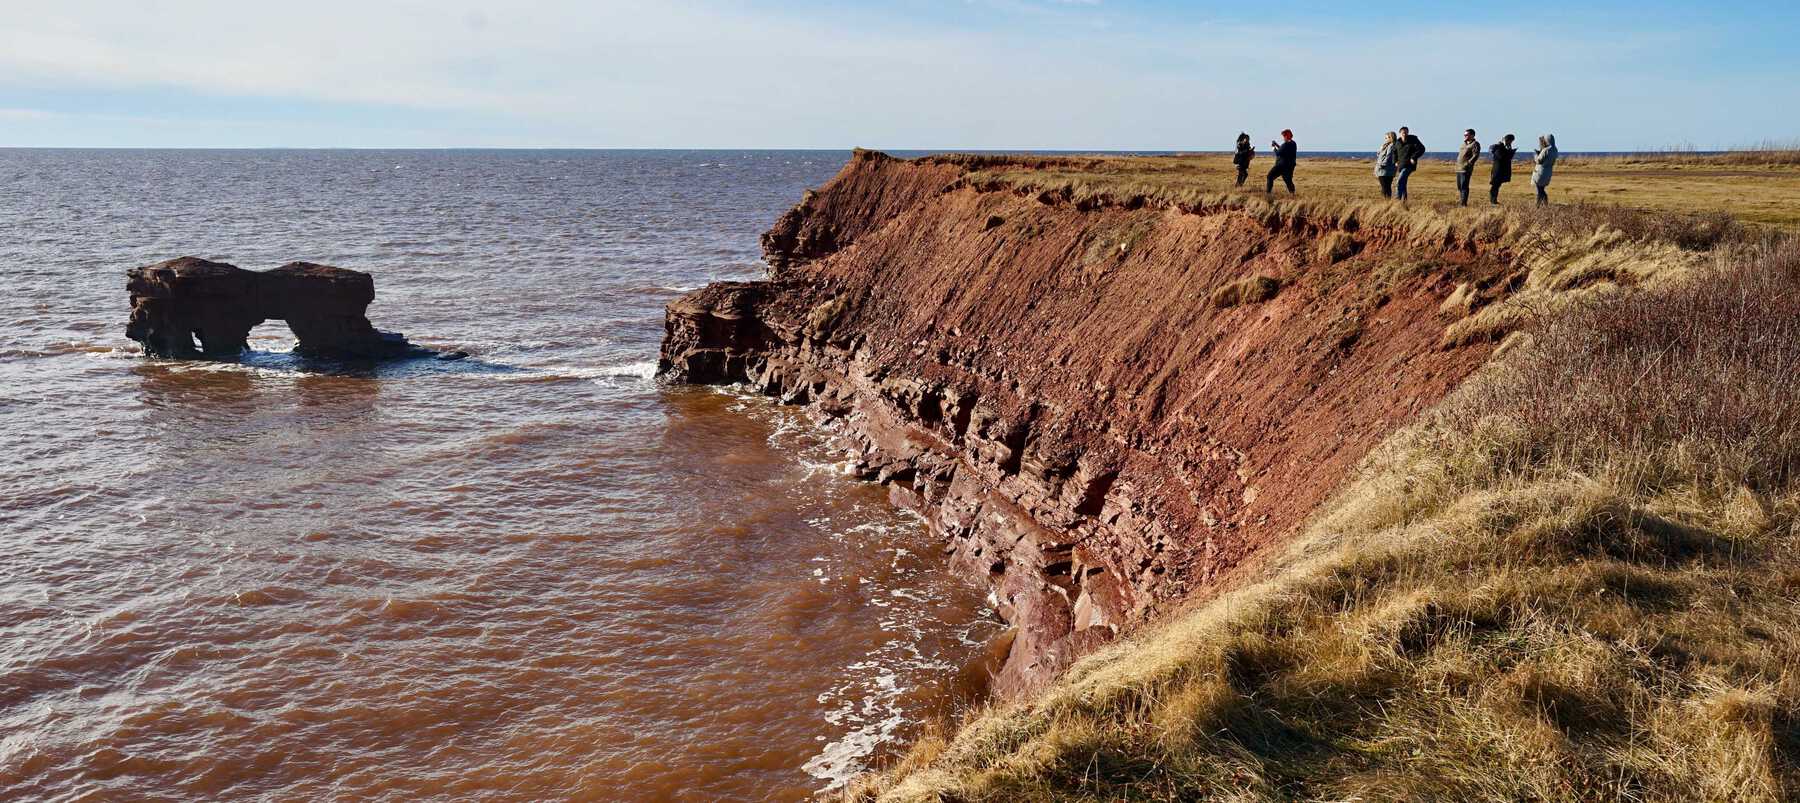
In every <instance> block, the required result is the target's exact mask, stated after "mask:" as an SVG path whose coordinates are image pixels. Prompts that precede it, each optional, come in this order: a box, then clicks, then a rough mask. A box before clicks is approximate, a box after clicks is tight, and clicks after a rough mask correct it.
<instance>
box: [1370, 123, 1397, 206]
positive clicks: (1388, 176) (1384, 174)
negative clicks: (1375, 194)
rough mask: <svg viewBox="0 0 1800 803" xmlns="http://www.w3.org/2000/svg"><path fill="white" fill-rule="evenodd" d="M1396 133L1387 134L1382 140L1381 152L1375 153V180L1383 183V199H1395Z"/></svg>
mask: <svg viewBox="0 0 1800 803" xmlns="http://www.w3.org/2000/svg"><path fill="white" fill-rule="evenodd" d="M1395 140H1396V137H1395V135H1394V132H1392V131H1389V132H1387V137H1386V138H1384V139H1382V140H1381V150H1379V151H1376V152H1375V180H1376V181H1378V182H1381V197H1383V198H1392V197H1394V162H1395V159H1394V144H1395Z"/></svg>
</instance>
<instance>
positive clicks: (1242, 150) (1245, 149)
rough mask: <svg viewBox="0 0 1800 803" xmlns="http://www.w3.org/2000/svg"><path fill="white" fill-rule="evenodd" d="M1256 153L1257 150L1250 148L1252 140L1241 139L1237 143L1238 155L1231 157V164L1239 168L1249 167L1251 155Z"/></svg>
mask: <svg viewBox="0 0 1800 803" xmlns="http://www.w3.org/2000/svg"><path fill="white" fill-rule="evenodd" d="M1254 153H1256V149H1255V148H1253V147H1251V146H1250V138H1249V137H1240V138H1239V139H1238V143H1237V154H1236V155H1234V156H1232V157H1231V163H1232V164H1234V165H1237V166H1238V167H1249V166H1250V155H1251V154H1254Z"/></svg>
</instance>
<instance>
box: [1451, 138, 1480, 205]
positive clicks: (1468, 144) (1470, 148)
mask: <svg viewBox="0 0 1800 803" xmlns="http://www.w3.org/2000/svg"><path fill="white" fill-rule="evenodd" d="M1479 161H1481V143H1479V142H1476V141H1475V129H1473V128H1467V129H1464V130H1463V141H1462V148H1461V149H1459V150H1457V152H1456V194H1457V195H1458V196H1460V197H1461V198H1462V205H1463V206H1468V205H1469V184H1470V183H1471V181H1470V179H1473V178H1474V177H1475V163H1476V162H1479Z"/></svg>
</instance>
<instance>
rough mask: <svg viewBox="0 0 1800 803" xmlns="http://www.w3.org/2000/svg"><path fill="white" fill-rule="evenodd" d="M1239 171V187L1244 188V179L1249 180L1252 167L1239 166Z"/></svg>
mask: <svg viewBox="0 0 1800 803" xmlns="http://www.w3.org/2000/svg"><path fill="white" fill-rule="evenodd" d="M1237 169H1238V183H1237V185H1238V186H1239V187H1242V186H1244V179H1247V178H1249V177H1250V166H1249V165H1238V166H1237Z"/></svg>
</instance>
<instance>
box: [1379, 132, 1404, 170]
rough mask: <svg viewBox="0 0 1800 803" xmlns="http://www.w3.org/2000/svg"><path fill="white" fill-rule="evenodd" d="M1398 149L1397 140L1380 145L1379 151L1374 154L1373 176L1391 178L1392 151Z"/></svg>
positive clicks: (1392, 165)
mask: <svg viewBox="0 0 1800 803" xmlns="http://www.w3.org/2000/svg"><path fill="white" fill-rule="evenodd" d="M1399 147H1400V142H1399V140H1395V141H1393V142H1383V143H1381V150H1380V151H1378V152H1376V154H1375V175H1377V176H1391V175H1393V174H1394V151H1395V149H1397V148H1399Z"/></svg>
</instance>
